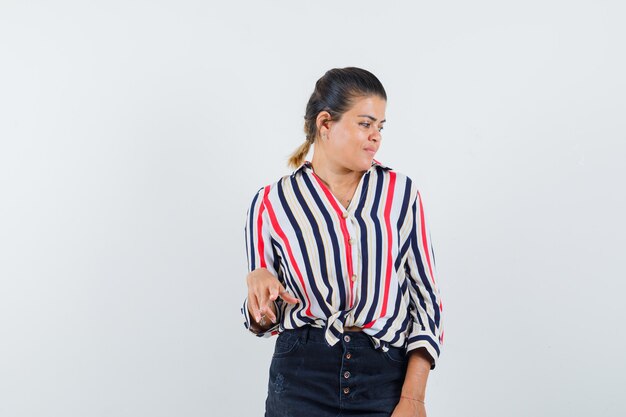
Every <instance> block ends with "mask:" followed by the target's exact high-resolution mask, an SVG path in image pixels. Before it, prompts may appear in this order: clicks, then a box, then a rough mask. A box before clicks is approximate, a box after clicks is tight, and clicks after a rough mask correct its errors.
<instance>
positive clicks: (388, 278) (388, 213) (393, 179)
mask: <svg viewBox="0 0 626 417" xmlns="http://www.w3.org/2000/svg"><path fill="white" fill-rule="evenodd" d="M395 185H396V173H395V172H390V173H389V187H388V188H387V189H388V190H389V191H388V192H387V201H386V202H385V229H386V230H387V268H386V269H385V295H384V297H383V307H382V309H381V312H380V316H379V317H385V315H386V314H387V302H388V301H389V286H390V284H391V265H392V264H393V259H392V257H391V256H392V253H391V252H392V251H391V249H392V246H391V245H392V242H393V237H392V235H391V204H392V203H393V194H394V190H395ZM375 321H376V320H373V321H371V322H369V323H367V324H366V325H365V326H363V327H365V328H370V327H372V326H373V325H374V322H375Z"/></svg>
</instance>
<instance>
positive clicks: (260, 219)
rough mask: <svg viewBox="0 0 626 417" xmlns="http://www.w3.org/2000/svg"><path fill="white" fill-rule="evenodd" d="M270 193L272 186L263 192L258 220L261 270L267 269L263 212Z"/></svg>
mask: <svg viewBox="0 0 626 417" xmlns="http://www.w3.org/2000/svg"><path fill="white" fill-rule="evenodd" d="M269 192H270V186H269V185H268V186H267V187H265V190H264V192H263V200H262V201H261V207H260V208H259V214H258V217H257V219H256V230H257V244H256V246H257V248H258V250H259V262H260V266H261V268H266V267H267V264H266V263H265V242H264V241H263V210H265V199H266V198H267V195H268V194H269Z"/></svg>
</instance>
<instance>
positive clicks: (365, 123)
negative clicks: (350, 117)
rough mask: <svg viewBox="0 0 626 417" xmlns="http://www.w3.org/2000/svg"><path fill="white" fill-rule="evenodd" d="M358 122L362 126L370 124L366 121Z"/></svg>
mask: <svg viewBox="0 0 626 417" xmlns="http://www.w3.org/2000/svg"><path fill="white" fill-rule="evenodd" d="M359 124H360V125H361V126H363V127H370V124H369V123H367V122H361V123H359Z"/></svg>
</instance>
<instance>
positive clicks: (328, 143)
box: [321, 96, 387, 171]
mask: <svg viewBox="0 0 626 417" xmlns="http://www.w3.org/2000/svg"><path fill="white" fill-rule="evenodd" d="M386 105H387V101H386V100H384V99H383V98H381V97H379V96H366V97H360V98H357V99H355V102H354V104H353V106H352V108H351V109H350V110H348V111H347V112H345V113H344V114H343V116H342V117H341V119H339V121H330V122H329V123H328V129H327V130H326V129H323V130H322V131H321V133H322V138H321V140H322V142H323V143H324V147H325V151H326V152H324V153H325V154H326V156H327V157H328V158H329V159H330V160H331V161H332V162H333V163H334V164H336V165H338V166H340V167H343V168H346V169H349V170H351V171H366V170H368V169H369V168H370V166H371V165H372V160H373V159H374V155H376V152H377V151H378V148H379V147H380V142H381V139H382V136H381V134H380V131H381V130H382V128H383V124H384V122H385V107H386ZM324 134H326V138H325V139H324V137H323V135H324Z"/></svg>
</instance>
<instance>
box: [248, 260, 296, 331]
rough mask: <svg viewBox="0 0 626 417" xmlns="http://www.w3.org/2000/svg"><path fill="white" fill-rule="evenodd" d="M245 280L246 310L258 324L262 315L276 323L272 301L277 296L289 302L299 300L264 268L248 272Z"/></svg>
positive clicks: (294, 302) (293, 302) (292, 302)
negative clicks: (246, 288) (246, 289)
mask: <svg viewBox="0 0 626 417" xmlns="http://www.w3.org/2000/svg"><path fill="white" fill-rule="evenodd" d="M246 281H247V283H248V311H249V313H250V317H253V318H254V320H255V321H256V322H257V323H259V324H261V318H262V317H263V316H266V317H267V318H269V319H270V320H271V322H272V323H276V312H275V311H274V301H275V300H276V299H277V298H278V297H280V298H282V299H283V300H284V301H285V302H287V303H289V304H297V303H299V302H300V300H298V299H297V298H296V297H294V296H293V295H291V294H289V293H288V292H287V290H286V289H285V287H283V286H282V285H281V283H280V281H278V279H277V278H276V277H275V276H274V275H272V274H271V273H270V272H269V271H268V270H267V269H265V268H259V269H255V270H254V271H252V272H250V273H249V274H248V276H247V278H246ZM265 327H267V326H265Z"/></svg>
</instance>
